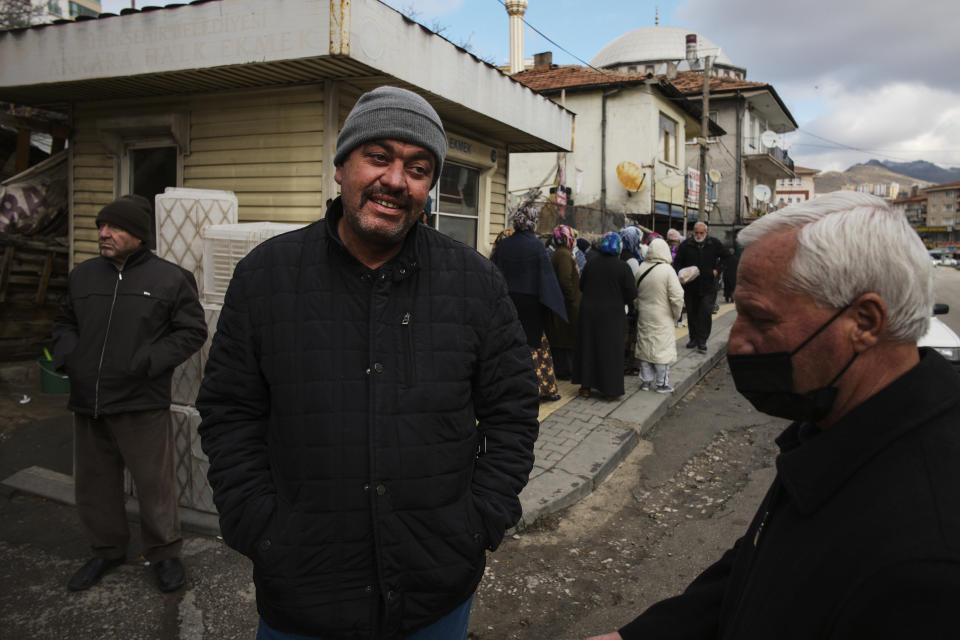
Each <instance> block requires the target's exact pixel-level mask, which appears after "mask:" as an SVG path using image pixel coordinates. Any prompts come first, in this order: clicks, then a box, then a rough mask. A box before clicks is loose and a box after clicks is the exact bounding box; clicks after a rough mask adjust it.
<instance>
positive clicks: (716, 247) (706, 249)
mask: <svg viewBox="0 0 960 640" xmlns="http://www.w3.org/2000/svg"><path fill="white" fill-rule="evenodd" d="M707 232H708V229H707V225H706V223H704V222H698V223H696V224H695V225H693V235H692V236H691V237H690V238H687V239H686V240H684V241H683V242H681V243H680V245H679V246H678V247H677V257H676V259H675V260H674V261H673V268H674V269H676V270H677V271H680V270H681V269H683V268H686V267H697V269H698V270H699V272H700V273H699V275H698V276H697V277H696V278H694V279H693V280H690V281H688V282H687V283H686V284H684V285H683V304H684V306H685V307H686V309H687V326H688V327H689V331H690V339H689V340H688V341H687V348H688V349H693V348H694V347H696V348H697V351H699V352H700V353H706V352H707V340H709V339H710V331H711V329H712V328H713V321H712V314H713V305H714V303H715V302H716V300H717V276H718V275H719V274H720V273H721V272H722V271H723V266H724V260H725V258H726V254H725V252H724V250H723V244H722V243H721V242H720V241H719V240H717V239H716V238H714V237H712V236H710V235H707Z"/></svg>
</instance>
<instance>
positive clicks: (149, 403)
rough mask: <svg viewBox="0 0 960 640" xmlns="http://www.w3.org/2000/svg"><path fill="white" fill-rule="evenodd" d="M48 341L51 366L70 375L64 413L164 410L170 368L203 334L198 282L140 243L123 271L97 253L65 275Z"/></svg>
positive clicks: (199, 342) (204, 325) (201, 340)
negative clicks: (51, 351) (66, 284)
mask: <svg viewBox="0 0 960 640" xmlns="http://www.w3.org/2000/svg"><path fill="white" fill-rule="evenodd" d="M53 339H54V366H55V367H57V368H58V369H62V370H63V371H65V372H66V373H67V375H69V376H70V400H69V403H68V405H67V406H68V407H69V408H70V409H71V410H73V411H76V412H77V413H80V414H83V415H90V416H94V417H96V416H98V415H113V414H117V413H127V412H131V411H150V410H156V409H166V408H167V407H169V406H170V382H171V379H172V377H173V370H174V369H175V368H176V367H177V366H179V365H180V364H181V363H182V362H184V361H185V360H186V359H187V358H189V357H190V356H191V355H192V354H194V353H195V352H196V351H197V350H198V349H200V347H202V346H203V343H204V341H205V340H206V339H207V323H206V321H205V320H204V317H203V307H202V306H201V305H200V300H199V297H198V295H197V281H196V279H195V278H194V277H193V274H192V273H190V272H189V271H187V270H186V269H183V268H182V267H180V266H179V265H176V264H174V263H172V262H168V261H166V260H164V259H163V258H159V257H157V256H155V255H154V254H152V253H151V252H150V250H149V249H147V248H145V247H144V248H141V249H139V250H138V251H136V252H134V253H133V254H131V255H130V256H129V257H128V258H127V260H126V262H125V263H124V265H123V269H122V270H121V269H120V268H119V267H118V266H117V265H116V263H114V262H113V261H111V260H108V259H107V258H104V257H102V256H99V257H96V258H91V259H90V260H86V261H85V262H83V263H81V264H79V265H77V267H76V268H75V269H74V270H73V271H71V272H70V278H69V287H68V291H67V294H66V295H65V296H64V298H63V302H62V304H61V308H60V313H59V314H58V315H57V317H56V319H55V320H54V326H53Z"/></svg>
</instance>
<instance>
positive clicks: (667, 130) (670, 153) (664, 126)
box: [660, 113, 677, 165]
mask: <svg viewBox="0 0 960 640" xmlns="http://www.w3.org/2000/svg"><path fill="white" fill-rule="evenodd" d="M660 160H661V161H663V162H666V163H668V164H672V165H676V164H677V121H676V120H674V119H673V118H671V117H669V116H667V115H666V114H664V113H661V114H660Z"/></svg>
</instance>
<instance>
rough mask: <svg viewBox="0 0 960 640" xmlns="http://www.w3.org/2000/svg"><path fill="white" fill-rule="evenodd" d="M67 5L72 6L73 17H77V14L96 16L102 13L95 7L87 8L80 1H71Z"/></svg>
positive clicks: (71, 14)
mask: <svg viewBox="0 0 960 640" xmlns="http://www.w3.org/2000/svg"><path fill="white" fill-rule="evenodd" d="M67 6H68V7H69V8H70V17H71V18H76V17H77V16H85V17H89V18H96V17H97V16H98V15H100V14H98V13H97V12H96V11H94V10H93V9H90V8H87V7H85V6H83V5H82V4H80V3H78V2H69V3H68V4H67Z"/></svg>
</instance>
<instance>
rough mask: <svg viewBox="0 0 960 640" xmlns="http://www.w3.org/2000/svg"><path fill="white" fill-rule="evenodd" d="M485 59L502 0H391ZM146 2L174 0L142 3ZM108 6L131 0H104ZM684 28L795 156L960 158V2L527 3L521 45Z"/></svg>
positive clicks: (578, 49)
mask: <svg viewBox="0 0 960 640" xmlns="http://www.w3.org/2000/svg"><path fill="white" fill-rule="evenodd" d="M225 1H228V2H229V1H230V0H225ZM385 1H386V4H388V5H390V6H392V7H394V8H395V9H397V10H399V11H402V12H403V13H406V14H408V15H411V16H412V17H414V18H415V19H416V20H417V21H418V22H420V23H422V24H424V25H426V26H428V27H431V28H433V29H434V30H439V31H440V32H441V33H442V35H443V36H444V37H446V38H447V39H448V40H450V41H452V42H454V43H455V44H459V45H462V46H466V47H467V48H469V49H470V50H471V51H472V52H473V53H474V54H476V55H477V56H479V57H481V58H483V59H485V60H488V61H490V62H493V63H495V64H502V63H504V62H505V61H506V59H507V56H508V53H509V35H508V30H507V22H508V19H507V13H506V10H505V9H504V8H503V3H502V2H501V0H385ZM136 2H137V7H141V6H143V5H146V4H150V5H157V4H168V2H157V1H156V0H152V1H149V0H148V1H144V0H136ZM101 4H102V6H103V9H104V11H111V10H114V11H115V10H119V9H120V8H123V7H129V6H130V0H103V1H102V3H101ZM657 10H659V21H660V24H661V25H670V26H682V27H687V28H690V29H691V30H693V31H696V32H698V33H701V34H702V35H704V36H705V37H707V38H709V39H710V40H712V41H713V42H715V43H716V44H717V45H719V46H720V47H721V48H722V49H723V51H724V52H725V53H726V54H727V56H728V57H729V58H730V59H731V60H732V61H733V63H734V64H736V65H738V66H741V67H746V69H747V79H748V80H754V81H759V82H766V83H769V84H771V85H773V86H774V88H775V89H776V90H777V93H778V94H779V95H780V97H781V98H782V99H783V101H784V102H785V103H786V105H787V107H788V108H789V109H790V110H791V112H792V113H793V116H794V119H795V120H796V121H797V122H798V124H799V125H800V128H799V130H798V131H797V132H796V133H794V134H791V135H788V136H784V138H783V140H782V144H783V145H784V146H786V147H787V148H788V149H789V151H790V155H791V156H792V157H793V158H794V160H795V161H796V162H797V164H799V165H801V166H805V167H811V168H815V169H820V170H824V171H827V170H843V169H846V168H847V167H849V166H850V165H853V164H856V163H858V162H866V161H867V160H870V159H871V158H877V159H881V160H893V161H898V162H908V161H912V160H928V161H930V162H934V163H937V164H939V165H941V166H944V167H960V38H958V37H957V35H956V29H957V25H960V0H913V2H909V3H900V2H884V1H883V0H806V2H802V3H797V2H782V1H779V0H772V1H771V0H723V1H722V2H717V1H716V0H589V1H586V0H529V7H528V9H527V14H526V21H527V23H528V26H527V27H526V28H525V35H524V40H525V53H526V56H527V57H528V58H529V57H532V56H533V54H534V53H539V52H541V51H552V52H553V60H554V62H555V63H558V64H586V63H588V62H589V61H590V60H591V59H592V58H593V57H594V56H595V55H596V54H597V52H599V51H600V49H601V48H603V47H604V46H605V45H606V44H608V43H609V42H610V41H611V40H613V39H615V38H617V37H619V36H621V35H623V34H624V33H627V32H629V31H631V30H633V29H639V28H642V27H648V26H652V25H653V24H654V16H655V12H656V11H657Z"/></svg>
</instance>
